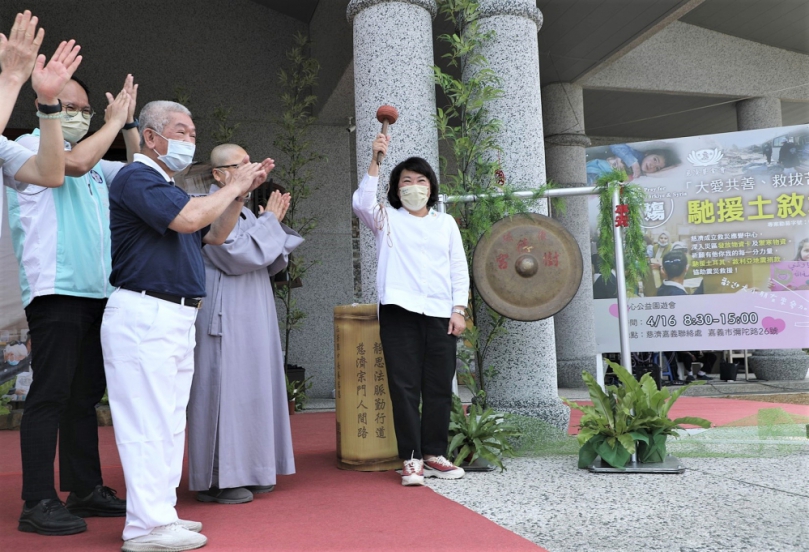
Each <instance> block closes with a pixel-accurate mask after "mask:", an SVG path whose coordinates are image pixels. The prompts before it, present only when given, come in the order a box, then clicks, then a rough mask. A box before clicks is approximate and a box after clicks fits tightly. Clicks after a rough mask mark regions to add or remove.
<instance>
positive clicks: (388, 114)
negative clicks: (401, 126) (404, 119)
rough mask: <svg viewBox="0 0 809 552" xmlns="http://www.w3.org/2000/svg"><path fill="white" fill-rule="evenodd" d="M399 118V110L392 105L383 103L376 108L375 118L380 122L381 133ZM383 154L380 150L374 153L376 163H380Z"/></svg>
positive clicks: (386, 131) (385, 132)
mask: <svg viewBox="0 0 809 552" xmlns="http://www.w3.org/2000/svg"><path fill="white" fill-rule="evenodd" d="M398 118H399V112H398V111H396V108H395V107H393V106H392V105H383V106H381V107H380V108H379V109H377V110H376V120H377V121H379V122H380V123H382V134H387V133H388V126H389V125H392V124H393V123H395V122H396V119H398ZM384 158H385V155H384V154H383V153H382V152H381V151H380V152H379V153H377V154H376V164H377V165H382V159H384Z"/></svg>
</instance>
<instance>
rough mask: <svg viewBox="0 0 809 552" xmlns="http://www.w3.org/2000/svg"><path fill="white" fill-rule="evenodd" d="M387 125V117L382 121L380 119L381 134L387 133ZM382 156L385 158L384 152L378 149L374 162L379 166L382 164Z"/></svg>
mask: <svg viewBox="0 0 809 552" xmlns="http://www.w3.org/2000/svg"><path fill="white" fill-rule="evenodd" d="M388 126H389V122H388V120H387V119H385V120H384V121H382V134H384V135H386V136H387V134H388ZM384 158H385V154H384V153H382V152H381V151H380V152H379V153H377V154H376V164H377V165H378V166H381V165H382V160H383V159H384Z"/></svg>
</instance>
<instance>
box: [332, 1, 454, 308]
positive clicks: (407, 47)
mask: <svg viewBox="0 0 809 552" xmlns="http://www.w3.org/2000/svg"><path fill="white" fill-rule="evenodd" d="M436 13H437V6H436V3H435V1H434V0H351V2H349V4H348V8H347V9H346V15H347V18H348V21H349V23H352V24H353V26H354V100H355V104H356V108H355V112H356V125H357V131H356V138H357V173H358V176H359V178H362V176H363V175H364V174H365V171H367V169H368V163H369V162H370V160H371V142H372V141H373V139H374V136H376V134H377V133H378V132H379V131H380V128H381V125H380V124H379V122H377V120H376V110H377V109H378V108H379V106H381V105H384V104H389V105H392V106H394V107H395V108H396V109H398V110H399V119H398V121H396V124H394V125H392V126H391V127H390V131H389V133H390V136H391V143H390V149H389V150H388V156H387V157H386V158H385V161H384V162H383V163H382V167H380V170H379V194H380V197H382V196H383V195H384V191H385V189H386V187H387V184H388V178H389V177H390V171H391V169H393V167H394V166H395V165H396V164H397V163H399V162H400V161H403V160H405V159H407V158H408V157H410V156H413V155H417V156H419V157H423V158H424V159H426V160H427V161H428V162H429V163H430V165H432V167H433V169H435V170H436V172H437V171H438V132H437V131H436V128H435V123H434V122H433V116H434V115H435V83H434V81H433V70H432V67H433V65H434V63H435V62H434V59H433V33H432V20H433V18H434V17H435V15H436ZM355 188H356V184H355V185H354V188H353V189H355ZM360 258H361V268H362V296H363V300H364V301H366V302H369V303H373V302H376V300H377V296H376V242H375V241H374V237H373V234H372V233H371V231H370V230H368V229H367V228H365V227H364V226H362V227H361V228H360Z"/></svg>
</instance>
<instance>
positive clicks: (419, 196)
mask: <svg viewBox="0 0 809 552" xmlns="http://www.w3.org/2000/svg"><path fill="white" fill-rule="evenodd" d="M399 199H401V200H402V205H404V207H405V209H407V210H408V211H420V210H421V209H422V208H423V207H424V206H425V205H427V200H429V199H430V187H429V186H421V185H418V184H416V185H413V186H405V187H404V188H399Z"/></svg>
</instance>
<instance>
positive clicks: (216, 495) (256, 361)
mask: <svg viewBox="0 0 809 552" xmlns="http://www.w3.org/2000/svg"><path fill="white" fill-rule="evenodd" d="M249 160H250V158H249V157H248V155H247V153H246V152H245V151H244V150H243V149H242V148H241V147H239V146H236V145H234V144H225V145H221V146H217V147H216V148H214V150H213V151H212V152H211V164H212V165H213V167H214V169H213V175H214V178H215V179H216V180H217V182H219V183H222V184H223V185H224V184H226V183H227V181H228V179H229V178H230V176H229V174H228V173H229V172H232V171H233V170H234V169H235V168H236V167H238V166H239V165H241V164H243V163H248V162H249ZM288 207H289V194H283V195H282V194H280V193H279V192H277V191H275V192H273V193H272V194H271V195H270V198H269V200H268V202H267V207H266V209H260V210H261V214H260V215H259V217H256V216H255V215H254V214H253V213H252V212H251V211H250V210H249V209H246V208H244V209H242V213H241V216H240V218H239V221H238V222H237V223H236V226H235V228H234V229H233V231H232V232H231V233H230V236H229V237H228V239H227V241H225V243H224V244H222V245H217V246H210V245H207V246H205V247H204V248H203V250H202V253H203V255H202V256H203V258H204V261H205V280H206V286H205V287H206V292H207V297H205V299H204V301H203V303H202V308H201V310H200V312H199V314H198V316H197V320H196V334H197V345H196V349H195V352H194V361H195V368H194V380H193V384H192V386H191V398H190V401H189V403H188V467H189V484H190V488H191V490H192V491H199V492H198V493H197V500H200V501H202V502H218V503H222V504H239V503H243V502H250V501H251V500H253V493H261V492H269V491H271V490H272V489H273V488H274V486H275V483H276V475H277V474H281V475H288V474H292V473H295V460H294V458H293V455H292V435H291V432H290V427H289V411H288V403H287V392H286V381H285V378H284V367H283V354H282V351H281V339H280V335H279V332H278V319H277V315H276V312H275V299H274V296H273V289H272V286H271V284H270V276H271V275H273V274H275V273H277V272H279V271H281V270H282V269H284V268H285V267H286V265H287V260H288V257H289V253H290V252H291V251H293V250H294V249H295V248H296V247H298V246H299V245H300V244H301V243H303V238H301V237H300V236H299V235H298V234H296V233H295V232H293V231H292V230H290V229H289V228H287V227H286V226H284V225H283V224H281V223H280V221H281V220H283V218H284V215H285V214H286V211H287V208H288Z"/></svg>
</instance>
